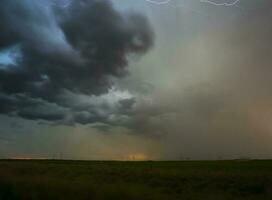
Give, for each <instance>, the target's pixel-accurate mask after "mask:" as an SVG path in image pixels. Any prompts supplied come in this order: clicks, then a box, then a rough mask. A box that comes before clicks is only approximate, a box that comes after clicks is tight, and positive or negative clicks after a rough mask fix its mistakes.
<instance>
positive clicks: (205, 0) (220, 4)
mask: <svg viewBox="0 0 272 200" xmlns="http://www.w3.org/2000/svg"><path fill="white" fill-rule="evenodd" d="M145 1H146V2H148V3H152V4H156V5H164V4H169V3H170V2H171V1H173V0H164V1H156V0H145ZM200 2H201V3H208V4H211V5H214V6H235V5H236V4H237V3H239V2H240V0H234V1H233V2H231V3H227V2H223V3H216V2H214V1H210V0H200Z"/></svg>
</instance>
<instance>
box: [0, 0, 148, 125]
mask: <svg viewBox="0 0 272 200" xmlns="http://www.w3.org/2000/svg"><path fill="white" fill-rule="evenodd" d="M1 5H2V6H1V8H0V13H1V14H0V18H1V21H0V30H1V31H0V36H1V37H0V38H1V39H0V49H7V48H10V47H11V46H13V45H19V47H20V52H18V54H21V55H20V56H19V57H18V59H17V60H16V67H12V66H5V67H2V68H0V93H1V101H2V102H3V103H2V104H1V106H0V111H1V113H5V114H13V115H18V116H20V117H23V118H27V119H33V120H34V119H44V120H50V121H60V120H64V119H66V118H71V117H69V116H70V115H74V116H73V117H72V118H73V119H74V120H75V122H78V123H84V124H85V123H92V122H95V121H97V120H98V121H99V120H100V119H101V115H102V114H99V112H100V111H94V110H95V109H96V108H89V109H87V110H86V108H85V107H84V105H78V106H75V105H72V104H70V103H71V101H70V100H69V99H67V100H65V98H68V96H65V94H66V93H71V94H74V96H77V95H86V96H88V95H89V96H92V95H98V96H99V95H103V94H104V93H107V92H108V91H109V89H110V88H111V87H112V85H111V82H110V77H112V76H113V77H117V78H118V77H123V76H124V75H126V74H127V72H128V69H127V67H128V62H129V61H128V56H129V55H130V54H140V55H141V54H144V53H146V52H147V51H148V50H149V49H150V48H151V46H152V45H153V31H152V29H151V27H150V25H149V22H148V20H147V19H146V18H145V17H144V16H142V15H139V14H137V13H130V14H124V13H123V14H121V13H119V12H118V11H116V10H115V9H114V7H113V5H112V4H111V3H110V1H107V0H102V1H97V0H80V1H73V2H72V4H71V5H70V6H69V7H67V8H58V9H57V8H54V9H53V8H52V5H51V4H50V1H49V0H48V1H41V2H40V1H33V0H23V1H22V0H20V1H19V0H15V1H8V0H1ZM22 96H24V99H23V100H22V99H21V97H22ZM120 105H123V107H124V109H127V108H128V107H129V106H130V105H131V103H126V102H125V101H123V102H121V104H120ZM88 106H95V105H88ZM101 106H102V105H101ZM104 106H107V105H106V104H105V105H104ZM80 107H82V108H80ZM77 109H78V110H77ZM84 109H85V110H84ZM107 109H108V108H104V110H107ZM90 110H92V111H90ZM97 110H98V108H97ZM100 110H102V107H101V109H100Z"/></svg>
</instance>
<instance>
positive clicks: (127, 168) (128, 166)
mask: <svg viewBox="0 0 272 200" xmlns="http://www.w3.org/2000/svg"><path fill="white" fill-rule="evenodd" d="M13 199H26V200H31V199H49V200H54V199H65V200H67V199H68V200H69V199H76V200H80V199H88V200H92V199H94V200H96V199H109V200H117V199H120V200H130V199H131V200H145V199H150V200H151V199H154V200H161V199H163V200H172V199H177V200H187V199H201V200H207V199H215V200H220V199H258V200H263V199H272V161H268V160H267V161H265V160H263V161H254V160H252V161H183V162H98V161H90V162H89V161H54V160H40V161H38V160H37V161H34V160H33V161H23V160H21V161H18V160H17V161H16V160H1V161H0V200H13Z"/></svg>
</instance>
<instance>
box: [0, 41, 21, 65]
mask: <svg viewBox="0 0 272 200" xmlns="http://www.w3.org/2000/svg"><path fill="white" fill-rule="evenodd" d="M19 51H20V49H19V46H18V45H16V46H12V47H10V48H7V49H4V50H2V51H0V68H3V67H6V66H10V65H16V60H17V59H18V57H19V56H20V52H19Z"/></svg>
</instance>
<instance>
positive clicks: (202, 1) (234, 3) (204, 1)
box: [200, 0, 240, 6]
mask: <svg viewBox="0 0 272 200" xmlns="http://www.w3.org/2000/svg"><path fill="white" fill-rule="evenodd" d="M200 2H201V3H209V4H212V5H214V6H235V5H236V4H237V3H239V2H240V0H235V1H233V2H231V3H226V2H225V3H216V2H213V1H210V0H200Z"/></svg>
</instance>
